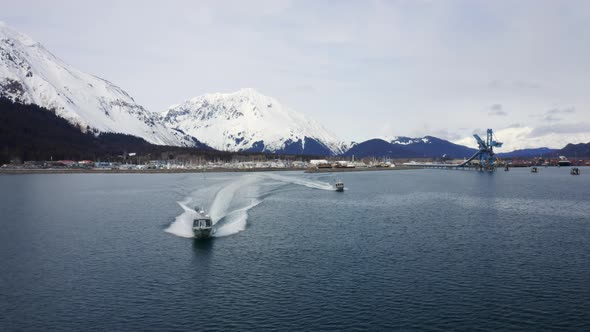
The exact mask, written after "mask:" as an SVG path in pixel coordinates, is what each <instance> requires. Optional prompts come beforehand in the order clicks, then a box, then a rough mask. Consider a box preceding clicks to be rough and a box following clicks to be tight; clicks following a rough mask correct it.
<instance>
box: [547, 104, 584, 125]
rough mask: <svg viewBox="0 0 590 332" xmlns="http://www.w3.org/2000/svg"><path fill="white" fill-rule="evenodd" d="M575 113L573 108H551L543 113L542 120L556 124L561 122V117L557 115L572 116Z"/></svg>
mask: <svg viewBox="0 0 590 332" xmlns="http://www.w3.org/2000/svg"><path fill="white" fill-rule="evenodd" d="M573 113H576V109H575V107H567V108H561V109H560V108H553V109H550V110H548V111H547V112H545V114H544V117H543V120H545V121H547V122H557V121H561V120H563V117H560V116H559V115H566V114H573Z"/></svg>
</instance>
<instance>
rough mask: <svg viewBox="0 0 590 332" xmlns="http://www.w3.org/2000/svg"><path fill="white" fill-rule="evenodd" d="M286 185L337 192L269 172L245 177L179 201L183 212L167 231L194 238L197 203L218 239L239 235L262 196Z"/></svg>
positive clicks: (324, 183)
mask: <svg viewBox="0 0 590 332" xmlns="http://www.w3.org/2000/svg"><path fill="white" fill-rule="evenodd" d="M269 180H272V181H269ZM273 182H275V183H273ZM286 184H295V185H300V186H305V187H308V188H313V189H320V190H330V191H333V190H334V187H333V186H332V185H331V184H329V183H326V182H321V181H314V180H310V179H304V178H296V177H290V176H283V175H277V174H270V173H251V174H246V175H243V176H240V177H237V178H235V179H232V180H230V181H229V183H228V182H227V181H225V182H221V183H219V182H218V183H213V184H211V185H209V186H208V187H203V188H200V189H199V190H197V191H195V192H193V193H192V194H191V196H190V197H187V198H186V199H184V200H183V201H180V202H177V203H178V205H180V207H181V208H182V209H183V212H182V213H181V214H180V215H178V216H177V217H176V218H175V220H174V222H173V223H172V224H170V226H169V227H168V228H166V230H165V231H166V232H168V233H171V234H174V235H177V236H180V237H186V238H192V237H193V232H192V222H193V220H194V218H195V217H196V216H197V212H196V211H195V210H194V209H193V208H191V207H190V206H192V205H193V204H197V203H198V205H199V206H201V207H202V208H204V209H205V211H207V212H208V213H209V214H210V215H211V219H212V220H213V227H214V231H215V233H214V236H215V237H222V236H228V235H232V234H236V233H238V232H241V231H243V230H245V229H246V226H247V222H248V211H249V210H250V209H252V208H253V207H255V206H257V205H258V204H260V203H261V202H262V200H263V197H268V195H269V194H270V193H272V192H273V191H274V190H275V189H276V188H277V187H279V186H282V185H286ZM213 193H214V194H213ZM212 196H213V199H212V200H211V197H212ZM207 206H209V209H207Z"/></svg>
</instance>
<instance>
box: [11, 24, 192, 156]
mask: <svg viewBox="0 0 590 332" xmlns="http://www.w3.org/2000/svg"><path fill="white" fill-rule="evenodd" d="M0 97H7V98H9V99H11V100H13V101H17V102H20V103H25V104H36V105H39V106H41V107H44V108H47V109H50V110H53V111H54V112H55V113H56V114H57V115H58V116H60V117H63V118H65V119H66V120H68V121H69V122H70V123H73V124H75V125H77V126H78V127H80V129H81V130H82V131H93V132H95V133H98V132H114V133H124V134H130V135H134V136H138V137H141V138H143V139H145V140H146V141H148V142H150V143H154V144H159V145H176V146H194V145H196V144H198V142H195V141H194V139H192V138H191V137H189V136H187V135H185V134H183V133H181V132H178V131H175V130H170V129H169V128H167V127H166V126H165V125H163V123H162V121H161V118H160V116H159V115H158V114H156V113H152V112H149V111H147V110H146V109H145V108H143V107H142V106H141V105H138V104H137V103H136V102H135V101H134V100H133V98H131V96H129V94H127V92H125V91H124V90H123V89H121V88H119V87H118V86H116V85H114V84H113V83H111V82H109V81H106V80H104V79H101V78H99V77H96V76H92V75H89V74H86V73H84V72H82V71H80V70H78V69H75V68H73V67H72V66H70V65H68V64H66V63H65V62H63V61H62V60H60V59H59V58H57V57H56V56H54V55H53V54H52V53H51V52H49V51H48V50H47V49H45V47H43V46H42V45H41V44H39V43H37V42H35V41H34V40H32V39H31V38H29V37H28V36H26V35H24V34H22V33H19V32H17V31H15V30H13V29H11V28H9V27H8V26H6V25H5V24H4V23H2V22H0Z"/></svg>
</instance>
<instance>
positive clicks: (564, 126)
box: [528, 123, 590, 138]
mask: <svg viewBox="0 0 590 332" xmlns="http://www.w3.org/2000/svg"><path fill="white" fill-rule="evenodd" d="M589 129H590V124H588V123H559V124H553V125H547V126H540V127H536V128H534V129H533V130H532V131H531V133H530V134H529V135H528V137H529V138H534V137H540V136H545V135H548V134H579V133H587V132H588V131H589Z"/></svg>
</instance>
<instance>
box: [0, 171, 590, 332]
mask: <svg viewBox="0 0 590 332" xmlns="http://www.w3.org/2000/svg"><path fill="white" fill-rule="evenodd" d="M337 177H338V178H341V179H342V180H343V181H344V183H345V186H346V188H347V190H346V191H345V192H343V193H337V192H334V191H333V190H331V185H330V183H333V182H334V180H335V179H336V176H335V175H333V174H303V173H300V172H287V173H284V172H281V173H250V174H247V173H215V174H212V173H210V174H207V175H205V176H204V175H203V174H159V175H153V174H150V175H125V174H120V175H118V174H112V175H111V174H108V175H107V174H103V175H99V174H96V175H95V174H80V175H20V176H0V218H1V219H0V226H1V227H0V330H3V331H12V330H27V331H32V330H74V331H88V330H101V331H102V330H117V331H122V330H143V331H162V330H219V331H228V330H239V331H243V330H264V329H266V330H269V329H279V330H393V329H402V330H412V329H420V330H423V329H429V330H452V329H455V330H469V331H472V330H494V331H495V330H546V329H560V330H572V331H582V330H590V169H585V168H584V169H582V174H581V175H580V176H571V175H569V169H567V168H541V169H540V172H539V173H538V174H531V173H530V172H528V170H527V169H513V170H511V171H510V172H503V171H498V172H496V173H495V174H487V173H478V172H472V171H444V170H410V171H390V172H360V173H358V172H357V173H343V174H338V175H337ZM195 206H199V207H202V208H204V209H205V210H206V211H207V212H208V213H210V214H211V216H212V217H213V219H214V221H215V222H216V225H215V228H216V234H215V235H216V237H215V238H213V239H211V240H209V241H195V240H193V239H191V238H189V236H190V234H191V233H190V221H191V218H192V216H193V215H194V208H195Z"/></svg>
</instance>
